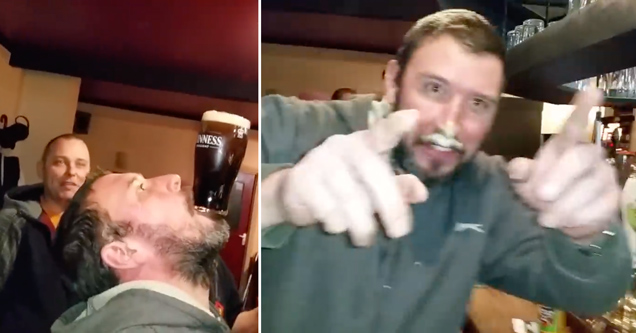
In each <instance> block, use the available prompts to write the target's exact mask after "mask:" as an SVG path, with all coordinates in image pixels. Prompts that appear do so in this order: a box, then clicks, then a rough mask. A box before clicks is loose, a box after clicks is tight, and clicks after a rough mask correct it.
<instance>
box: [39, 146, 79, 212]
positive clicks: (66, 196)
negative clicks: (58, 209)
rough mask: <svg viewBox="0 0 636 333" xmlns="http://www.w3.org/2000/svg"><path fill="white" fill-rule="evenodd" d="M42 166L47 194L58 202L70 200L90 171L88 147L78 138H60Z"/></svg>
mask: <svg viewBox="0 0 636 333" xmlns="http://www.w3.org/2000/svg"><path fill="white" fill-rule="evenodd" d="M40 167H41V168H42V170H41V172H42V181H43V183H44V189H45V191H46V195H47V196H48V197H49V198H51V199H53V200H54V201H57V202H68V201H70V200H71V199H72V198H73V196H74V195H75V192H77V190H78V189H79V188H80V186H82V184H84V181H86V176H87V175H88V173H89V171H90V168H91V166H90V154H89V152H88V147H87V146H86V144H85V143H84V141H82V140H79V139H77V138H61V139H58V140H57V141H56V142H54V143H53V144H52V145H51V148H50V150H49V152H48V154H47V156H45V160H44V161H43V163H42V164H41V166H40Z"/></svg>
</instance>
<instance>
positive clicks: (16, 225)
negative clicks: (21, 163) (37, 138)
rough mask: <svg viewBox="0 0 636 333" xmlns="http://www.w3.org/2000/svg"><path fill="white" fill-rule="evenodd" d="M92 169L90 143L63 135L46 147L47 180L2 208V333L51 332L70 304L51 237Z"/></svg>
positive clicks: (9, 197)
mask: <svg viewBox="0 0 636 333" xmlns="http://www.w3.org/2000/svg"><path fill="white" fill-rule="evenodd" d="M89 170H90V156H89V153H88V147H86V144H85V143H84V141H82V140H81V139H80V138H78V137H76V136H74V135H73V134H63V135H60V136H57V137H55V138H53V139H52V140H51V141H49V143H48V144H47V145H46V147H45V148H44V152H43V153H42V159H41V160H40V161H39V162H38V173H39V175H40V177H41V178H42V183H41V184H35V185H27V186H20V187H17V188H14V189H12V190H10V191H9V192H7V194H6V196H5V199H4V207H3V209H2V211H1V212H0V246H1V248H0V332H28V333H38V332H49V330H50V327H51V324H52V323H53V321H55V319H57V317H59V315H60V314H62V312H64V310H66V309H67V307H68V306H69V303H70V300H68V299H67V294H66V291H65V289H64V287H63V284H62V281H61V279H60V274H59V271H58V269H57V267H56V265H55V261H54V260H53V258H52V256H51V250H50V247H51V240H52V239H53V238H54V236H55V232H56V228H57V225H58V222H59V221H60V216H61V215H62V213H63V212H64V210H65V209H66V207H67V206H68V204H69V202H70V200H71V198H73V195H75V192H77V190H78V189H79V188H80V186H82V184H83V183H84V180H85V179H86V175H87V174H88V173H89Z"/></svg>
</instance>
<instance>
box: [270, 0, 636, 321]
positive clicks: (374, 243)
mask: <svg viewBox="0 0 636 333" xmlns="http://www.w3.org/2000/svg"><path fill="white" fill-rule="evenodd" d="M504 57H505V46H504V45H503V43H502V41H501V39H500V37H499V36H498V35H497V33H496V32H495V30H494V28H493V27H492V26H491V25H490V24H489V23H488V22H487V21H486V20H485V19H484V18H483V17H481V16H480V15H478V14H476V13H473V12H469V11H465V10H447V11H442V12H438V13H436V14H433V15H430V16H428V17H425V18H423V19H421V20H420V21H418V22H417V24H415V25H414V26H413V27H412V28H411V30H410V31H409V32H408V33H407V34H406V35H405V37H404V42H403V44H402V46H401V48H400V50H399V51H398V53H397V56H396V59H395V60H392V61H390V62H389V63H388V65H387V69H386V75H385V88H386V96H385V99H384V101H385V102H386V103H382V102H373V101H372V100H371V99H368V100H366V99H361V98H358V99H354V100H351V101H347V102H343V101H340V102H325V103H307V102H302V101H299V100H296V99H286V98H283V97H280V96H272V97H266V98H264V99H263V101H262V126H263V130H262V135H263V140H262V142H263V144H262V145H263V146H262V153H263V154H262V162H263V165H262V168H263V172H264V176H263V179H264V180H263V184H262V200H263V212H262V224H263V227H264V228H265V229H263V231H262V233H263V235H262V247H263V253H262V256H263V260H262V273H261V274H262V286H261V287H262V294H261V297H262V298H261V299H262V314H261V316H262V325H263V326H262V327H263V331H264V332H305V333H311V332H335V333H338V332H354V333H355V332H400V333H402V332H456V331H458V330H459V328H460V326H461V322H462V320H463V318H464V315H465V309H466V304H467V301H468V298H469V297H470V293H471V290H472V287H473V285H474V284H475V283H482V284H486V285H490V286H492V287H494V288H498V289H501V290H503V291H505V292H508V293H510V294H513V295H516V296H518V297H522V298H525V299H528V300H531V301H534V302H538V303H542V304H545V305H548V306H553V307H556V308H560V309H564V310H569V311H574V312H578V313H582V314H595V313H602V312H604V311H607V310H609V309H610V308H611V307H612V306H613V305H614V304H615V302H616V300H617V299H618V298H619V297H621V296H622V295H623V294H624V291H625V290H626V288H627V286H628V284H629V280H630V271H631V257H630V254H629V252H628V249H627V245H626V241H625V238H624V235H623V234H622V232H621V228H620V225H619V224H618V223H617V222H616V217H617V215H618V214H617V210H618V197H619V193H620V191H619V187H618V185H617V182H616V177H615V174H614V171H613V169H612V168H611V167H610V166H609V165H607V164H606V163H605V161H604V158H603V154H602V152H601V150H600V149H598V147H595V146H593V145H590V144H585V143H583V141H584V137H583V134H584V129H583V128H584V127H585V124H584V119H586V118H587V114H588V113H589V111H590V108H591V107H592V106H593V105H597V104H598V103H599V102H600V99H601V96H600V94H599V93H598V92H596V91H591V92H588V93H586V94H582V95H579V96H577V98H576V100H575V103H576V110H575V111H574V112H573V114H572V117H571V118H570V120H569V121H568V123H567V125H566V126H565V128H564V132H563V133H562V134H561V135H559V136H557V137H555V138H554V139H553V140H551V141H550V142H549V143H547V144H546V145H545V146H544V147H542V148H541V150H540V151H539V152H538V154H537V156H536V158H535V159H534V160H515V161H513V162H512V163H511V164H509V165H508V166H506V165H505V163H503V161H502V160H501V159H497V158H494V157H488V156H486V155H485V154H483V153H480V152H479V148H480V146H481V144H482V142H483V140H484V138H485V137H486V135H487V134H488V132H489V131H490V128H491V126H492V123H493V121H494V119H495V115H496V110H497V104H498V101H499V96H500V95H501V92H502V88H503V85H504V68H503V67H504V61H503V60H504ZM396 110H403V111H396ZM390 111H394V112H392V113H391V114H390V115H389V116H388V117H386V119H381V118H383V116H384V115H385V114H386V113H389V112H390ZM377 119H380V120H377ZM369 125H371V126H370V127H369ZM508 172H510V174H508ZM378 222H379V223H378ZM304 226H306V227H304ZM300 227H304V228H300ZM329 234H333V235H329Z"/></svg>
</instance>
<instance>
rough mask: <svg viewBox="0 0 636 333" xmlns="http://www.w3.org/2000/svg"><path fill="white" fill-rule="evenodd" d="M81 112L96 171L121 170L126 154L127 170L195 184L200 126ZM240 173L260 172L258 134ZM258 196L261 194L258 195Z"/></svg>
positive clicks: (252, 135) (94, 109) (252, 248)
mask: <svg viewBox="0 0 636 333" xmlns="http://www.w3.org/2000/svg"><path fill="white" fill-rule="evenodd" d="M78 110H80V111H84V112H88V113H90V114H91V115H92V117H91V122H90V129H89V133H88V134H87V135H82V138H83V139H84V140H85V141H86V144H87V145H88V148H89V149H90V152H91V160H92V164H93V166H99V167H101V168H104V169H109V170H117V169H118V168H116V165H115V159H116V157H115V156H116V154H117V153H118V152H120V153H123V155H124V156H125V158H124V160H125V161H126V164H127V165H125V170H119V171H132V172H139V173H142V174H143V175H144V176H146V177H154V176H158V175H163V174H167V173H175V174H178V175H180V176H181V177H182V179H183V181H184V182H187V183H190V184H191V183H192V179H193V174H194V164H193V161H194V146H195V143H196V137H197V133H198V131H199V129H200V124H199V122H198V121H192V120H185V119H178V118H173V117H166V116H157V115H152V114H145V113H139V112H133V111H129V110H122V109H116V108H110V107H105V106H99V105H93V104H86V103H79V105H78ZM241 170H242V171H245V172H249V173H253V174H257V173H258V132H257V131H250V132H249V141H248V144H247V152H246V154H245V159H244V160H243V164H242V165H241ZM255 193H258V192H255ZM257 225H258V197H257V196H256V197H255V201H254V207H253V209H252V221H251V224H250V231H249V236H248V237H249V238H248V243H247V251H248V258H249V257H251V256H253V255H254V254H255V253H256V252H257V251H258V248H259V246H258V230H259V229H258V227H257Z"/></svg>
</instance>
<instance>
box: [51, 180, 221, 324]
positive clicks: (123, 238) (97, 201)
mask: <svg viewBox="0 0 636 333" xmlns="http://www.w3.org/2000/svg"><path fill="white" fill-rule="evenodd" d="M190 198H191V195H190V193H189V192H186V191H182V189H181V179H180V178H179V176H177V175H165V176H161V177H156V178H152V179H145V178H144V177H142V176H141V175H139V174H134V173H127V174H106V175H103V176H101V177H98V178H96V179H94V180H91V181H88V182H87V183H86V184H85V185H84V187H83V188H82V189H81V190H80V191H79V192H78V194H77V195H76V196H75V198H74V199H73V203H72V204H71V206H70V207H69V209H68V210H67V211H66V213H65V214H64V217H63V220H62V222H61V223H60V230H59V232H58V239H57V242H56V253H57V254H58V255H59V257H60V258H61V263H60V264H61V266H62V267H63V270H64V271H65V273H66V274H68V277H69V279H70V280H71V281H73V282H72V289H73V290H74V292H75V293H77V295H78V296H79V298H80V299H82V300H83V301H82V302H81V303H79V304H77V305H75V306H73V307H72V308H71V309H69V310H68V311H67V312H65V313H64V314H63V315H62V316H61V317H60V319H59V320H58V321H57V322H56V323H55V324H54V325H53V327H52V331H53V332H65V333H72V332H78V333H79V332H120V331H124V330H125V332H227V331H229V329H228V327H227V325H226V324H225V323H224V321H223V319H222V318H221V316H220V315H219V314H218V313H217V311H216V309H215V308H214V306H211V304H210V301H209V294H210V285H211V283H212V281H210V276H211V275H212V272H211V270H212V269H213V267H214V265H213V264H212V263H213V261H214V260H215V259H216V257H217V254H218V252H219V251H220V250H221V248H222V247H223V245H224V244H225V242H226V240H227V238H228V236H229V228H228V226H227V224H226V223H225V222H224V221H223V220H218V221H217V220H213V219H211V218H209V217H206V216H202V215H199V214H198V213H195V211H194V209H193V205H192V202H191V199H190ZM113 286H114V287H113ZM108 288H110V289H108Z"/></svg>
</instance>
